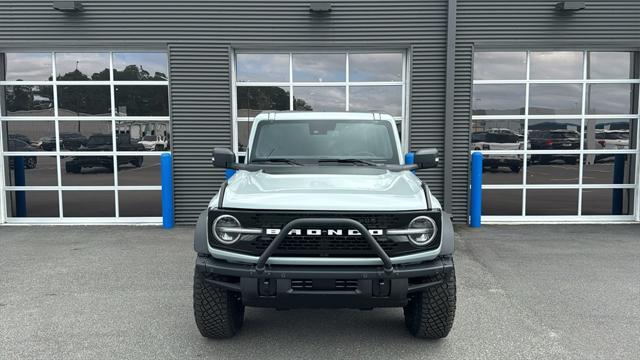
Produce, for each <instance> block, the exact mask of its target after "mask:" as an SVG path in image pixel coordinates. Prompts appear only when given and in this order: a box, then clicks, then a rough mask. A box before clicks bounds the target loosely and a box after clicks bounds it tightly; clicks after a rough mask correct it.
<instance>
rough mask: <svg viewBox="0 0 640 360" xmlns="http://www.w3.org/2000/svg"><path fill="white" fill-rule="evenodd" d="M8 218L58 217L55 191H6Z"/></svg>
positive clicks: (56, 193)
mask: <svg viewBox="0 0 640 360" xmlns="http://www.w3.org/2000/svg"><path fill="white" fill-rule="evenodd" d="M5 194H6V196H7V211H8V214H7V215H8V217H12V218H13V217H58V216H60V211H59V206H58V192H57V191H7V192H6V193H5Z"/></svg>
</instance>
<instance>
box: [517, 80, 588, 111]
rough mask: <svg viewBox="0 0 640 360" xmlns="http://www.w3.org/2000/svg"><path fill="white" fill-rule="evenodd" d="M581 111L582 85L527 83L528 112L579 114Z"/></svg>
mask: <svg viewBox="0 0 640 360" xmlns="http://www.w3.org/2000/svg"><path fill="white" fill-rule="evenodd" d="M581 113H582V85H580V84H531V85H529V114H531V115H574V114H575V115H580V114H581Z"/></svg>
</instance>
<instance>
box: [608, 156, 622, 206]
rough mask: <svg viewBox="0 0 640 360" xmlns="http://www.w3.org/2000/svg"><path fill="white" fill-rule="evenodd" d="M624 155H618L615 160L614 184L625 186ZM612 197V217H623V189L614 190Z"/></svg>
mask: <svg viewBox="0 0 640 360" xmlns="http://www.w3.org/2000/svg"><path fill="white" fill-rule="evenodd" d="M624 162H625V155H624V154H616V155H615V156H614V160H613V183H614V184H624ZM612 191H613V194H612V195H611V215H622V198H623V189H613V190H612Z"/></svg>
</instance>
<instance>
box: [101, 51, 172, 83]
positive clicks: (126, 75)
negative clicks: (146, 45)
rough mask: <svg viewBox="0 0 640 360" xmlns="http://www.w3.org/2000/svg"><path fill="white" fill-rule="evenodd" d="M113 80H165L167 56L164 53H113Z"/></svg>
mask: <svg viewBox="0 0 640 360" xmlns="http://www.w3.org/2000/svg"><path fill="white" fill-rule="evenodd" d="M113 79H114V80H125V81H136V80H145V81H162V80H167V54H166V53H164V52H144V53H113Z"/></svg>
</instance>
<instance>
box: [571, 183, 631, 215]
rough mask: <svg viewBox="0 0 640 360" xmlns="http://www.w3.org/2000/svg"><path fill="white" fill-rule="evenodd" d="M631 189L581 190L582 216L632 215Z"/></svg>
mask: <svg viewBox="0 0 640 360" xmlns="http://www.w3.org/2000/svg"><path fill="white" fill-rule="evenodd" d="M633 199H634V197H633V189H582V215H633V205H634V203H633Z"/></svg>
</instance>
